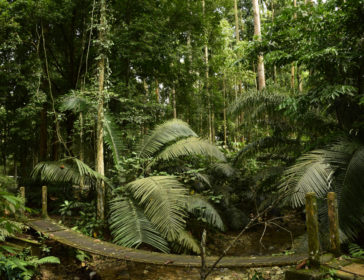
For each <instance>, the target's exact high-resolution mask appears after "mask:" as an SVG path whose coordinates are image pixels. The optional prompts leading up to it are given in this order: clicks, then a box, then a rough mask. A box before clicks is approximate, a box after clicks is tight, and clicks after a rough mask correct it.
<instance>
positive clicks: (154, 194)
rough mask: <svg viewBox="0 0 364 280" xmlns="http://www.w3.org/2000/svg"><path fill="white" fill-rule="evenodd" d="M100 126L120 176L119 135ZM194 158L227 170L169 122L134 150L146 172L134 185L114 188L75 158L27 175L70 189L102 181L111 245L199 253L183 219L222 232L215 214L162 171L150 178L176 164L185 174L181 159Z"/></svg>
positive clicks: (211, 151) (218, 156)
mask: <svg viewBox="0 0 364 280" xmlns="http://www.w3.org/2000/svg"><path fill="white" fill-rule="evenodd" d="M106 115H107V114H106ZM104 125H105V131H106V132H107V133H106V134H105V142H106V143H107V144H108V145H107V146H108V147H109V149H110V151H111V152H112V155H113V161H114V165H115V169H116V170H117V171H119V170H121V169H122V160H121V156H120V155H121V154H120V149H121V145H120V138H119V137H118V135H117V132H118V130H116V126H115V124H114V123H113V122H112V119H111V118H109V119H108V118H107V120H106V121H105V123H104ZM196 156H206V157H208V158H209V159H210V161H211V162H215V163H216V164H217V165H216V164H215V165H214V166H215V168H218V166H219V164H220V165H221V166H223V168H224V169H225V170H229V168H228V167H227V166H226V165H227V163H226V159H225V157H224V154H223V153H222V152H221V151H220V150H219V149H218V148H217V147H216V146H214V145H213V144H211V143H210V142H209V141H206V140H203V139H200V138H198V136H197V135H196V133H195V132H194V131H193V130H192V129H191V128H190V127H189V126H188V124H187V123H185V122H183V121H181V120H178V119H174V120H171V121H168V122H166V123H164V124H162V125H159V126H157V127H156V128H155V129H154V130H153V131H152V132H151V134H149V135H148V136H147V137H146V138H145V139H144V141H143V142H142V143H141V145H140V147H139V157H140V159H141V160H142V161H143V162H146V164H145V168H144V170H143V172H142V173H140V174H138V176H137V179H136V180H134V181H131V182H126V184H122V186H119V187H115V188H114V187H113V186H112V185H111V183H110V182H109V180H108V179H107V178H105V176H102V175H101V174H99V173H98V172H96V171H94V170H92V169H91V168H90V167H89V166H87V165H86V164H85V163H83V162H81V161H80V160H79V159H77V158H66V159H63V160H61V161H59V162H41V163H39V164H37V165H36V167H35V168H34V170H33V173H32V176H33V177H34V178H36V177H38V178H40V179H42V180H43V181H49V182H70V183H73V184H79V183H80V182H81V180H82V179H81V178H84V180H87V181H88V183H95V182H96V181H97V180H100V179H103V180H104V181H105V182H106V183H107V184H108V185H109V186H110V189H112V196H113V198H112V199H111V200H110V202H109V209H110V213H109V224H110V229H111V233H112V235H113V238H114V242H115V243H116V244H120V245H123V246H127V247H138V246H140V244H142V243H144V244H148V245H150V246H152V247H154V248H157V249H159V250H161V251H163V252H169V245H172V246H173V248H174V249H177V250H183V249H188V250H192V251H194V252H196V253H198V252H199V245H198V243H197V242H196V241H195V240H194V238H193V237H192V236H191V234H189V233H188V232H186V231H185V227H186V221H187V219H188V217H189V216H190V215H194V216H197V217H201V218H202V219H203V220H204V221H206V222H207V223H208V224H210V225H212V226H214V227H216V228H218V229H221V230H223V229H224V225H223V222H222V220H221V218H220V216H219V214H218V213H217V211H216V210H215V209H214V208H213V207H212V205H211V204H209V203H208V201H207V200H205V199H204V198H203V197H202V196H200V195H192V196H191V195H189V194H188V193H189V191H188V188H187V187H186V186H184V185H183V184H182V183H181V182H180V181H179V178H178V177H177V176H173V175H169V174H168V173H166V172H164V173H163V174H164V175H156V176H149V175H150V174H151V173H152V172H155V171H157V168H159V167H160V166H162V165H163V164H162V163H164V164H166V165H167V166H169V167H170V166H172V165H175V164H176V163H177V165H178V166H179V168H180V170H186V167H185V166H184V164H183V163H184V162H185V161H184V159H188V158H191V157H196ZM157 163H159V164H158V165H157ZM60 167H61V168H60ZM199 175H200V176H201V177H203V175H202V174H199Z"/></svg>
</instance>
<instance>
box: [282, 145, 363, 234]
mask: <svg viewBox="0 0 364 280" xmlns="http://www.w3.org/2000/svg"><path fill="white" fill-rule="evenodd" d="M363 172H364V146H363V145H361V144H360V143H358V142H356V141H352V140H350V139H342V140H339V141H338V142H337V143H335V144H333V145H331V146H329V147H328V148H327V149H325V150H317V151H313V152H311V153H310V154H307V155H305V156H304V157H302V158H301V159H299V160H298V162H297V163H296V164H295V165H294V166H293V167H291V168H290V169H289V170H287V171H286V172H285V177H284V183H282V184H281V187H282V189H283V190H289V189H291V190H293V193H292V194H291V195H290V198H291V202H292V204H293V205H294V206H300V205H303V204H304V197H305V194H306V192H312V191H313V192H315V193H316V194H317V195H318V197H319V198H323V199H324V198H325V197H326V194H327V192H328V191H335V192H336V193H337V200H338V210H339V220H340V232H341V239H347V238H349V239H352V238H353V237H355V236H356V235H357V233H358V232H359V230H360V229H362V228H364V219H363V217H364V206H363V204H362V201H363V200H364V190H363V183H362V180H361V177H362V174H363ZM321 208H322V209H319V216H320V218H321V220H322V223H323V224H324V225H327V224H328V221H327V206H326V203H323V204H322V205H321Z"/></svg>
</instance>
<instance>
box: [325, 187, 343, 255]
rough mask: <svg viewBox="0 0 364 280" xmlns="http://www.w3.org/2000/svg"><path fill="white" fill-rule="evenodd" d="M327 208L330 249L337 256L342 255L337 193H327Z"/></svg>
mask: <svg viewBox="0 0 364 280" xmlns="http://www.w3.org/2000/svg"><path fill="white" fill-rule="evenodd" d="M327 208H328V216H329V228H330V251H331V252H332V253H333V254H334V255H335V256H340V234H339V214H338V210H337V200H336V193H334V192H329V193H328V194H327Z"/></svg>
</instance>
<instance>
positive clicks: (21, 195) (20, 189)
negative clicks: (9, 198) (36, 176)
mask: <svg viewBox="0 0 364 280" xmlns="http://www.w3.org/2000/svg"><path fill="white" fill-rule="evenodd" d="M19 192H20V197H21V198H22V199H23V207H22V208H21V209H20V213H21V215H22V216H24V208H25V187H20V188H19Z"/></svg>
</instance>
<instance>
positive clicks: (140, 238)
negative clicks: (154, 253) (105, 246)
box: [109, 196, 169, 253]
mask: <svg viewBox="0 0 364 280" xmlns="http://www.w3.org/2000/svg"><path fill="white" fill-rule="evenodd" d="M126 213H128V215H125V214H126ZM109 222H110V224H111V225H110V229H111V233H112V235H113V237H114V242H115V243H116V244H119V245H123V246H126V247H136V248H137V247H138V246H139V245H140V244H142V243H145V244H149V245H151V246H153V247H154V248H157V249H158V250H160V251H162V252H165V253H168V252H169V248H168V243H167V242H166V240H165V239H164V238H162V237H161V234H160V232H159V231H158V230H157V229H156V228H155V226H154V225H153V223H151V222H150V221H149V220H148V219H147V217H146V216H145V214H144V212H143V209H142V208H140V207H139V206H138V203H136V202H134V201H133V200H131V199H128V198H125V197H122V196H118V197H116V198H114V199H113V200H112V201H111V202H110V219H109Z"/></svg>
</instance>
